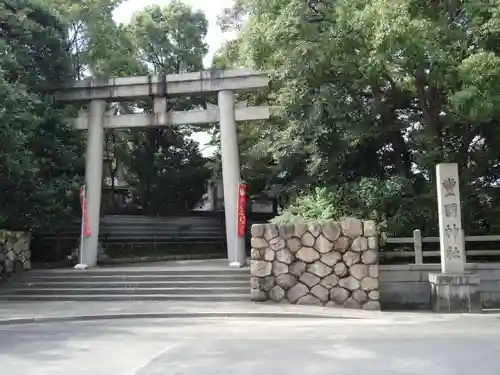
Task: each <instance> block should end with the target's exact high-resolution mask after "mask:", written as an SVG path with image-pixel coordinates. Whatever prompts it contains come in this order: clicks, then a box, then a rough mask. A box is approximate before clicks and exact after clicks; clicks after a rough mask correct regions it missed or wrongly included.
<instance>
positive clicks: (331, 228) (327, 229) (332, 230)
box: [322, 220, 342, 242]
mask: <svg viewBox="0 0 500 375" xmlns="http://www.w3.org/2000/svg"><path fill="white" fill-rule="evenodd" d="M322 232H323V235H324V236H325V237H326V238H327V239H328V240H330V241H331V242H335V241H337V239H338V238H339V237H340V233H341V232H342V229H341V228H340V224H339V223H337V222H336V221H331V220H330V221H327V222H326V223H324V224H323V230H322Z"/></svg>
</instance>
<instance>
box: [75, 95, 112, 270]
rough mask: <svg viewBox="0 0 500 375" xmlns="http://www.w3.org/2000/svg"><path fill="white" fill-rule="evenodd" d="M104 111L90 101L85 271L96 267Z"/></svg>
mask: <svg viewBox="0 0 500 375" xmlns="http://www.w3.org/2000/svg"><path fill="white" fill-rule="evenodd" d="M105 111H106V100H103V99H93V100H91V102H90V108H89V116H88V122H89V123H88V133H87V155H86V158H85V183H86V185H87V189H86V192H87V196H86V198H87V199H86V200H87V218H88V222H89V229H90V236H89V237H84V238H83V249H82V250H83V251H82V255H81V262H82V263H83V264H85V265H87V266H88V267H95V266H96V265H97V251H98V246H99V218H100V211H101V191H102V164H103V147H104V129H103V119H104V114H105Z"/></svg>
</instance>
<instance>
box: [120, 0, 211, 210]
mask: <svg viewBox="0 0 500 375" xmlns="http://www.w3.org/2000/svg"><path fill="white" fill-rule="evenodd" d="M127 32H128V33H129V35H130V40H131V41H132V44H133V45H134V46H135V48H136V50H135V53H136V55H135V56H137V58H138V60H139V61H140V62H141V63H142V64H143V65H144V66H146V67H147V69H148V70H149V72H150V73H153V74H175V73H186V72H192V71H199V70H201V69H202V67H203V56H204V55H205V54H206V52H207V46H206V44H205V43H204V38H205V36H206V33H207V21H206V19H205V16H204V15H203V13H201V12H195V11H193V10H192V9H191V8H189V7H188V6H186V5H185V4H183V3H182V2H180V1H172V2H170V3H169V4H168V5H167V6H166V7H163V8H162V7H160V6H150V7H147V8H145V9H144V10H143V11H140V12H137V13H135V14H134V15H133V17H132V20H131V22H130V24H129V25H128V26H127ZM202 105H204V100H203V99H202V98H199V97H187V98H169V100H168V102H167V108H166V109H168V110H190V109H194V108H197V107H200V106H202ZM138 107H139V108H140V109H141V110H144V111H146V112H149V111H151V110H152V102H142V103H138ZM192 131H193V129H192V128H191V127H179V128H173V127H172V128H163V129H148V130H145V131H143V130H140V131H137V130H130V131H128V132H127V139H128V140H129V141H130V143H129V146H128V152H127V153H128V154H129V157H127V156H126V155H124V157H125V159H124V162H125V163H126V165H127V171H128V180H129V183H130V184H131V185H132V187H133V188H134V193H135V194H136V195H137V197H136V200H137V201H138V202H139V203H140V205H141V206H142V207H143V210H144V212H145V213H147V214H169V213H176V212H182V211H185V210H188V209H191V208H193V206H194V205H195V204H196V203H197V202H198V200H199V199H200V198H201V196H202V195H203V193H204V192H205V188H206V186H205V185H206V184H205V183H206V180H207V179H208V177H210V175H209V170H208V168H207V166H206V164H207V163H206V160H205V159H204V158H203V157H202V156H201V154H200V151H199V149H198V146H197V145H196V144H195V143H194V142H193V141H191V140H189V136H190V135H191V134H192Z"/></svg>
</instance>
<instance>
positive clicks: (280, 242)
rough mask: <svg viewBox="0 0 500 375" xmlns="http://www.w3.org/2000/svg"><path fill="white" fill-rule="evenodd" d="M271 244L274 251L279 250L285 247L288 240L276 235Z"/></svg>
mask: <svg viewBox="0 0 500 375" xmlns="http://www.w3.org/2000/svg"><path fill="white" fill-rule="evenodd" d="M269 246H270V247H271V249H273V250H274V251H278V250H281V249H283V248H285V246H286V242H285V240H284V239H283V238H281V237H276V238H273V239H272V240H270V241H269Z"/></svg>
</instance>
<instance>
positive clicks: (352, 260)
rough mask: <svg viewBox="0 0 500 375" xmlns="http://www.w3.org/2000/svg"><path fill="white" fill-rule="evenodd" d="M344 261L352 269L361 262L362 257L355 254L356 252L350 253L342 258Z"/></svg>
mask: <svg viewBox="0 0 500 375" xmlns="http://www.w3.org/2000/svg"><path fill="white" fill-rule="evenodd" d="M342 259H343V260H344V263H345V265H346V266H347V267H351V266H352V265H354V264H356V263H358V262H359V261H360V260H361V255H360V254H359V253H355V252H354V251H348V252H347V253H345V254H344V255H343V256H342Z"/></svg>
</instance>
